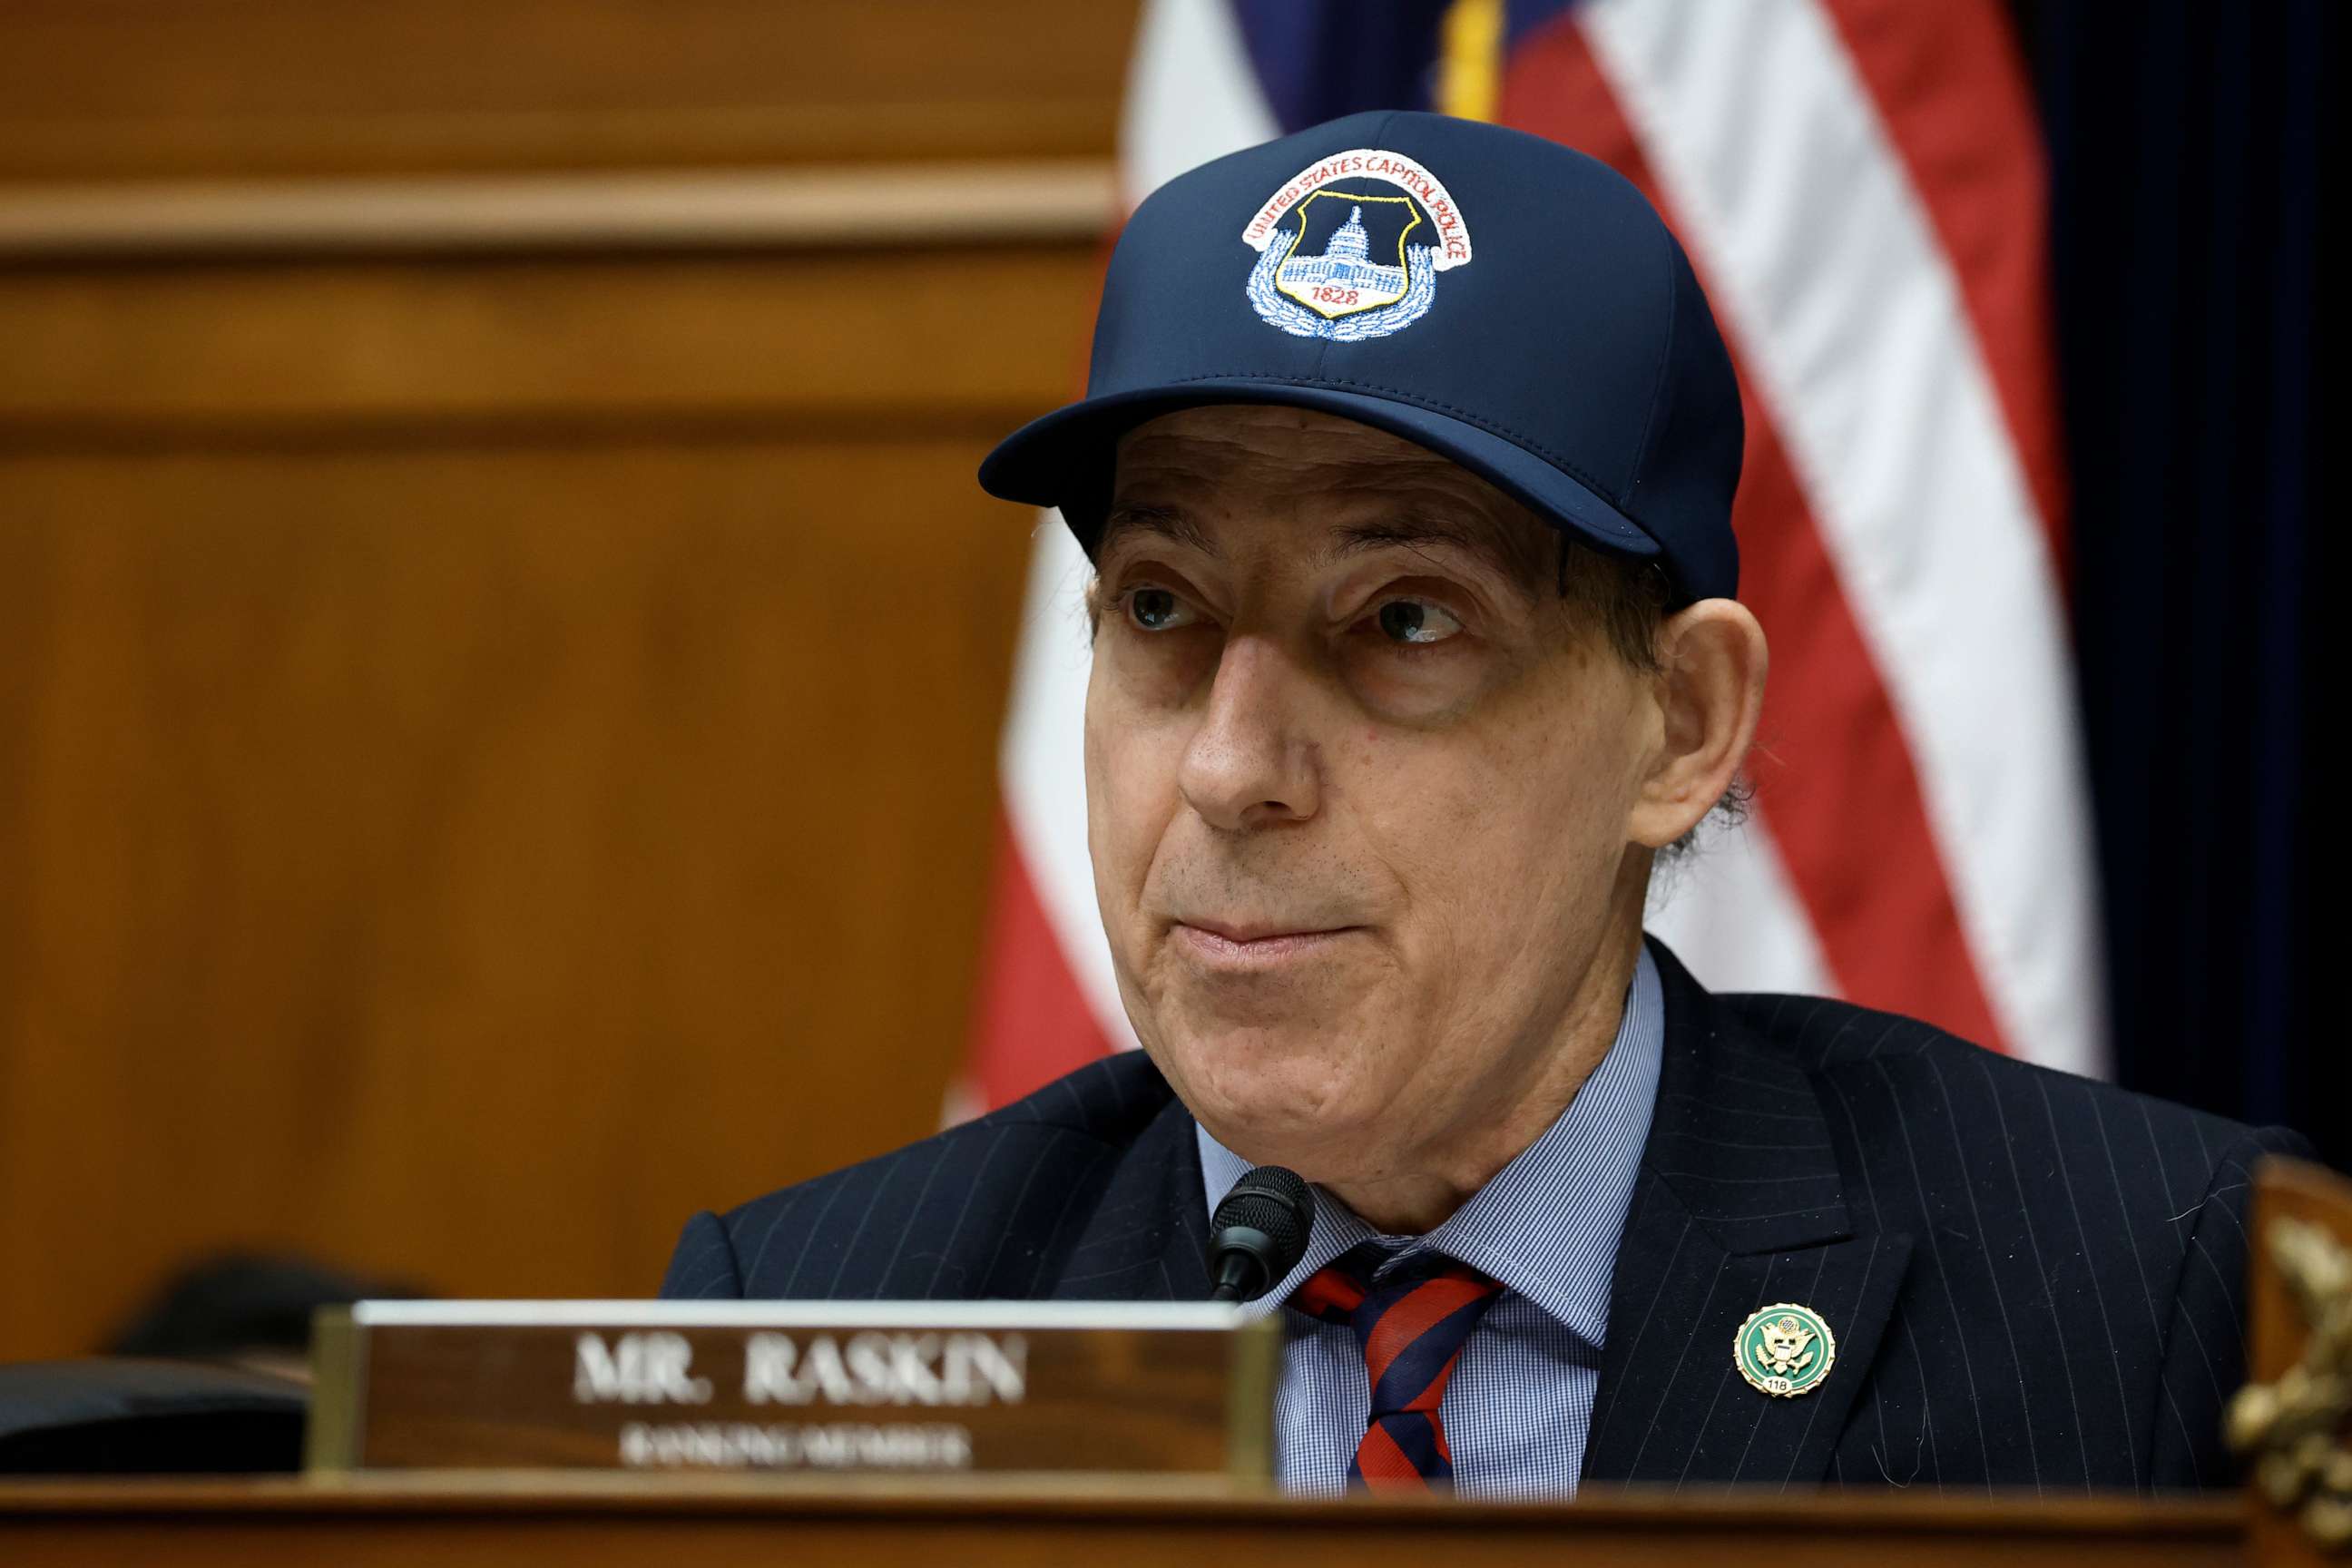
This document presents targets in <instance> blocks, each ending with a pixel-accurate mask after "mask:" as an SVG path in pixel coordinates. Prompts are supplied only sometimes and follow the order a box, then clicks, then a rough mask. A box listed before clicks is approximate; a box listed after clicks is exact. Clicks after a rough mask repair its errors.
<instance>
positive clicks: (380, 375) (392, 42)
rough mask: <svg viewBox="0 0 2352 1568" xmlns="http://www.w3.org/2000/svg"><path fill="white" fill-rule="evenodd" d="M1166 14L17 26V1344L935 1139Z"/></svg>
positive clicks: (3, 1100) (69, 8)
mask: <svg viewBox="0 0 2352 1568" xmlns="http://www.w3.org/2000/svg"><path fill="white" fill-rule="evenodd" d="M1130 22H1131V16H1129V7H1128V6H1126V5H1093V4H1079V3H1076V0H1051V3H1049V0H1023V3H1020V4H1011V5H998V6H990V7H974V6H965V5H946V4H885V5H871V4H866V5H853V4H846V3H840V4H835V3H826V4H814V3H808V4H794V3H792V0H767V3H765V4H761V5H747V4H731V3H727V4H722V3H719V0H690V3H689V0H593V3H584V4H577V5H561V6H549V5H536V4H523V3H520V0H465V3H464V4H462V5H461V4H455V3H448V4H441V3H425V4H418V3H415V0H410V3H406V4H400V5H391V4H369V5H362V4H356V3H352V0H321V3H320V4H319V5H311V6H307V7H305V6H270V7H261V6H252V5H239V4H232V3H230V0H204V3H194V4H191V3H187V0H178V3H173V4H166V3H163V0H147V3H141V4H128V3H114V4H94V5H42V4H33V5H14V6H10V7H7V8H5V10H0V345H5V349H0V1358H7V1359H14V1358H18V1357H35V1356H47V1355H57V1354H66V1353H72V1352H78V1351H80V1350H83V1349H86V1348H88V1347H89V1345H91V1344H92V1343H93V1342H95V1341H96V1340H97V1338H98V1337H99V1335H100V1333H101V1332H102V1331H104V1330H105V1329H106V1328H107V1327H109V1326H110V1325H111V1324H112V1323H113V1322H114V1321H117V1320H118V1319H119V1318H120V1317H121V1314H122V1313H123V1312H124V1311H125V1310H127V1309H128V1308H129V1307H130V1306H131V1303H132V1301H133V1300H135V1298H136V1297H137V1296H138V1295H139V1294H140V1293H141V1292H142V1290H143V1289H145V1288H147V1287H148V1286H150V1285H151V1284H152V1283H153V1282H154V1281H155V1279H157V1278H158V1277H159V1276H160V1275H161V1274H162V1273H163V1272H164V1271H165V1270H166V1269H167V1268H170V1267H172V1266H173V1265H175V1264H177V1263H180V1262H182V1261H184V1260H186V1259H188V1258H194V1257H196V1256H199V1255H202V1254H204V1253H205V1252H207V1251H210V1250H214V1249H216V1248H222V1247H288V1248H293V1249H298V1250H300V1251H304V1252H308V1253H310V1254H312V1255H315V1256H317V1257H320V1258H323V1259H325V1260H328V1261H331V1262H334V1263H338V1264H342V1265H345V1266H350V1267H353V1268H362V1269H365V1270H370V1271H374V1272H378V1273H383V1274H394V1275H400V1276H405V1277H408V1278H411V1279H415V1280H417V1281H419V1282H421V1283H423V1284H425V1285H426V1286H429V1287H431V1288H433V1289H437V1290H439V1291H443V1292H446V1293H452V1294H485V1295H521V1294H547V1295H604V1294H617V1295H628V1294H643V1293H646V1292H647V1291H649V1290H650V1289H652V1287H653V1285H654V1284H655V1282H656V1280H657V1279H658V1277H659V1272H660V1268H661V1266H662V1264H663V1262H664V1260H665V1258H666V1256H667V1248H668V1246H669V1243H670V1240H671V1238H672V1237H673V1236H674V1235H675V1232H676V1228H677V1225H678V1224H679V1223H680V1222H681V1220H682V1219H683V1218H684V1216H685V1215H686V1214H687V1213H688V1211H689V1210H691V1209H692V1208H694V1207H697V1206H702V1205H723V1204H727V1203H730V1202H734V1201H738V1200H740V1199H742V1198H744V1197H747V1196H750V1195H751V1194H754V1193H755V1192H758V1191H761V1190H764V1189H765V1188H767V1187H770V1186H772V1185H775V1184H780V1183H782V1182H785V1181H788V1180H792V1179H795V1178H798V1177H801V1176H804V1175H807V1174H811V1173H815V1172H817V1171H820V1170H823V1169H825V1168H827V1167H830V1166H833V1165H836V1164H839V1163H845V1162H846V1161H849V1160H852V1159H856V1158H858V1157H861V1156H863V1155H865V1154H868V1153H872V1152H878V1151H879V1150H881V1149H883V1148H885V1147H887V1146H889V1145H891V1144H894V1143H896V1142H903V1141H905V1140H907V1139H909V1138H913V1137H917V1136H920V1135H921V1134H922V1133H924V1132H925V1131H929V1128H930V1127H931V1126H933V1125H934V1124H935V1123H936V1121H937V1117H938V1114H939V1110H940V1102H941V1096H942V1093H943V1091H944V1089H945V1088H946V1086H947V1083H948V1080H949V1076H950V1068H951V1067H952V1064H953V1062H954V1060H955V1058H956V1057H957V1055H958V1052H959V1050H960V1048H961V1040H962V1034H963V1029H964V1026H965V1013H966V1007H967V1005H968V1000H969V992H970V986H971V974H972V963H973V958H974V952H975V944H976V941H977V936H978V931H979V921H980V912H981V904H982V895H983V891H984V886H985V878H986V871H987V866H988V857H989V853H990V847H991V842H992V840H991V823H992V810H993V792H994V785H993V757H994V748H995V741H996V728H997V723H998V721H999V718H1000V717H1001V714H1002V710H1003V683H1004V679H1005V676H1006V671H1007V668H1008V666H1009V661H1010V655H1011V647H1012V639H1013V631H1014V627H1015V623H1016V618H1017V613H1018V609H1019V604H1020V595H1021V590H1022V577H1023V571H1024V564H1025V558H1026V541H1027V534H1028V530H1029V527H1030V523H1031V521H1032V520H1031V519H1030V518H1029V516H1028V515H1026V514H1025V513H1024V511H1022V510H1020V509H1017V508H1013V507H1009V506H1005V505H1003V504H1001V503H998V502H994V501H992V500H989V499H987V498H986V497H984V496H982V494H981V493H980V491H979V490H978V489H977V488H976V487H975V486H974V485H973V483H972V479H971V474H972V469H973V468H974V466H975V465H976V463H977V462H978V460H979V458H980V457H981V455H982V453H983V452H984V451H985V450H986V449H987V447H988V446H989V445H990V444H991V442H992V440H993V438H994V437H996V436H997V435H998V434H1000V433H1001V432H1002V431H1003V430H1004V429H1006V428H1009V427H1010V426H1012V425H1013V424H1014V423H1016V422H1017V421H1018V420H1020V419H1021V418H1024V417H1025V416H1029V415H1031V414H1034V413H1035V412H1037V411H1039V410H1041V409H1043V408H1045V407H1046V406H1048V405H1051V404H1053V403H1055V402H1056V401H1058V400H1059V399H1060V398H1062V397H1063V396H1064V395H1066V393H1067V392H1068V391H1069V390H1070V388H1071V387H1072V385H1073V384H1075V382H1076V380H1077V378H1078V376H1079V374H1081V371H1082V367H1083V363H1084V352H1085V336H1086V332H1087V326H1088V323H1089V321H1090V320H1091V315H1092V300H1093V293H1094V288H1095V282H1096V278H1097V267H1098V257H1097V251H1098V248H1099V239H1098V237H1097V234H1096V233H1095V232H1094V230H1095V229H1096V228H1097V226H1098V225H1097V224H1096V223H1095V222H1094V221H1093V220H1092V219H1090V218H1088V217H1087V216H1086V215H1087V213H1088V212H1089V211H1091V210H1092V209H1093V206H1094V205H1095V204H1096V203H1097V201H1098V202H1099V206H1100V211H1101V213H1102V214H1103V215H1104V216H1108V211H1109V202H1110V193H1109V187H1108V177H1107V173H1106V170H1105V166H1104V164H1103V163H1102V162H1101V160H1102V159H1103V158H1104V157H1105V156H1107V154H1108V150H1109V142H1110V136H1111V124H1112V120H1113V116H1114V112H1115V105H1116V97H1117V91H1118V77H1119V73H1120V71H1121V69H1122V67H1123V56H1124V50H1125V47H1126V35H1127V31H1128V28H1129V25H1130ZM813 159H822V160H824V167H814V166H812V164H811V163H810V161H811V160H813ZM907 160H920V161H921V166H920V167H919V168H910V167H908V166H907V163H906V161H907ZM944 160H952V161H951V162H943V161H944ZM1041 160H1044V161H1045V162H1043V163H1041V162H1040V161H1041ZM845 161H857V166H858V167H861V168H864V169H866V170H867V171H868V172H869V173H870V174H872V176H873V180H872V182H871V184H872V185H873V188H872V189H863V190H862V189H861V186H862V184H863V182H862V181H861V179H856V178H853V179H849V180H847V181H846V182H845V180H844V174H843V171H842V169H841V167H840V165H841V164H842V163H844V162H845ZM687 163H692V164H694V165H697V168H696V169H694V170H687V169H684V168H682V167H680V165H684V164H687ZM721 164H728V165H734V166H736V167H735V170H734V172H733V173H732V174H728V175H727V176H726V177H725V178H720V179H719V180H718V181H717V183H716V184H713V183H712V174H711V170H712V169H713V167H714V166H717V165H721ZM583 169H593V170H594V171H599V172H595V173H587V174H583V173H580V172H579V171H581V170H583ZM486 171H488V172H495V173H496V174H498V177H499V178H500V179H502V180H505V181H507V182H509V183H508V184H504V185H500V186H497V187H495V189H497V190H501V191H508V192H510V193H515V194H516V201H517V203H519V204H520V205H513V204H509V203H507V202H505V201H503V200H499V201H492V202H490V203H489V204H488V206H489V207H490V208H491V209H494V212H496V213H508V214H514V213H520V214H522V215H524V216H522V217H521V218H520V219H519V220H517V221H516V222H508V223H499V222H491V223H488V224H487V225H485V224H483V223H481V222H480V221H479V219H480V217H481V214H482V212H483V210H484V204H483V202H482V201H481V200H480V199H479V197H480V195H481V192H482V191H483V190H486V189H491V188H492V187H486V186H471V185H468V184H466V182H467V181H468V180H473V179H477V178H479V177H481V176H482V174H483V173H484V172H486ZM1041 171H1042V173H1041ZM616 172H619V173H622V174H626V175H627V179H626V180H625V181H623V182H621V183H620V184H612V183H610V181H611V180H612V178H613V176H614V174H615V173H616ZM745 174H750V175H751V176H754V177H755V178H754V184H752V185H746V184H742V183H741V178H740V177H741V176H743V175H745ZM295 175H299V176H300V180H301V183H299V184H285V183H284V182H285V181H286V180H287V179H289V178H290V177H292V176H295ZM196 176H202V177H203V179H202V183H201V184H198V183H194V180H195V177H196ZM255 176H268V177H269V179H270V182H271V183H270V184H268V185H267V186H262V185H254V184H238V183H237V182H239V181H244V180H247V179H248V178H249V177H255ZM353 179H364V180H365V181H368V182H371V183H370V184H368V185H367V186H366V187H365V188H366V189H367V190H368V191H371V192H373V195H374V196H376V197H379V198H381V197H386V196H390V197H393V198H396V199H394V200H393V201H392V203H391V205H389V206H383V205H381V203H379V205H377V206H375V207H369V208H366V209H365V210H364V211H362V212H361V213H360V215H359V216H357V217H353V216H352V210H351V209H350V207H349V204H348V201H347V198H348V196H349V195H350V192H351V190H352V188H354V187H352V186H351V185H349V184H346V182H348V181H350V180H353ZM729 180H735V181H736V184H729V183H728V182H729ZM132 181H136V182H140V184H138V185H137V186H135V187H134V186H132V185H131V184H126V183H125V182H132ZM158 181H167V182H188V183H186V184H173V185H169V186H165V187H158V186H157V185H155V184H154V182H158ZM599 181H606V182H608V183H606V184H598V183H597V182H599ZM224 182H227V183H224ZM436 182H439V183H438V184H436ZM516 182H520V184H517V183H516ZM533 182H538V183H537V184H533ZM759 182H765V184H759ZM894 182H895V183H894ZM755 185H756V189H755V188H754V186H755ZM730 190H734V191H739V192H742V191H750V192H751V195H752V196H756V197H759V199H761V200H766V199H768V198H769V197H773V198H774V200H773V201H772V203H771V208H772V215H773V216H772V221H769V220H765V219H763V220H761V222H757V223H753V224H751V225H750V226H748V227H747V226H744V225H741V224H730V222H729V221H728V219H729V214H730V212H733V211H735V210H736V209H735V208H734V207H733V206H731V205H730V199H731V198H730V197H729V196H728V195H727V193H728V192H729V191H730ZM468 191H471V192H472V193H473V195H471V196H469V195H467V193H468ZM665 191H668V192H672V193H673V194H675V193H677V192H684V193H686V194H687V195H688V197H689V198H691V199H688V200H687V201H686V202H685V204H684V205H683V206H681V205H679V204H678V203H677V202H670V203H668V204H667V205H665V202H664V199H663V196H662V193H664V192H665ZM761 192H765V193H766V195H764V196H761V195H760V193H761ZM877 192H878V193H879V194H878V195H877ZM893 192H896V193H897V195H895V196H893V195H891V193H893ZM1041 192H1042V193H1044V194H1043V195H1041V194H1040V193H1041ZM159 193H160V195H159ZM696 193H699V195H696ZM746 199H750V198H746ZM534 201H535V202H537V203H538V204H539V205H537V206H533V205H531V204H532V203H533V202H534ZM698 201H699V202H700V203H702V205H701V206H700V207H699V208H698V207H697V206H696V205H695V204H696V202H698ZM175 202H176V203H178V204H180V205H177V206H174V205H173V203H175ZM339 202H342V203H344V205H342V206H341V207H339V206H338V205H337V204H338V203H339ZM469 202H470V203H471V204H472V205H470V206H469V205H468V203H469ZM256 203H258V204H259V205H255V204H256ZM93 204H95V205H93ZM109 204H113V205H109ZM189 204H193V205H189ZM223 204H227V205H223ZM239 204H242V205H239ZM910 204H911V207H910ZM927 204H929V205H936V206H937V208H938V210H939V212H940V221H938V222H937V223H930V222H927V221H923V220H922V219H921V218H920V217H919V216H918V217H917V218H915V219H912V220H910V219H909V218H908V211H909V210H912V211H914V212H916V213H917V214H918V215H919V214H921V213H922V212H924V211H927V210H929V206H928V205H927ZM763 210H765V209H763ZM92 211H101V212H102V216H105V221H104V222H103V223H100V224H99V225H98V226H97V227H96V228H95V229H91V228H89V227H88V226H87V225H85V226H84V228H83V229H82V230H75V229H74V228H73V224H72V222H66V223H65V225H64V227H63V228H62V229H61V228H60V227H59V226H58V223H59V221H60V220H59V215H60V214H65V215H67V216H68V217H70V216H71V215H72V214H74V213H80V214H81V215H83V216H84V217H87V216H88V215H89V213H90V212H92ZM436 211H440V212H443V213H444V215H445V216H446V215H448V214H455V215H457V216H455V217H452V218H449V220H448V221H446V222H440V223H436V222H435V221H434V220H433V218H432V214H434V213H435V212H436ZM696 211H701V212H703V213H704V214H705V215H706V216H707V217H708V220H709V221H707V222H701V221H698V220H697V219H696V218H695V217H694V216H693V214H694V213H695V212H696ZM150 212H152V214H153V215H154V216H153V219H152V224H150V223H149V222H148V221H147V219H146V218H144V217H142V214H147V213H150ZM338 212H340V213H341V215H342V216H341V217H338V216H335V215H336V214H337V213H338ZM533 212H540V213H544V214H551V215H554V216H549V217H548V218H547V219H546V221H544V222H541V221H538V220H535V219H532V218H530V216H529V215H530V214H531V213H533ZM681 212H683V213H685V214H686V215H687V216H684V217H683V218H681V217H680V216H679V214H680V213H681ZM811 212H819V213H821V214H822V215H823V221H803V220H804V219H805V218H806V215H808V214H809V213H811ZM256 213H261V214H263V215H265V216H263V217H262V218H260V219H256V218H255V216H254V215H255V214H256ZM468 213H471V214H472V215H473V216H472V217H471V218H469V217H468V216H467V214H468ZM583 213H584V214H586V215H587V216H586V217H585V218H584V219H583V216H582V215H583ZM272 214H274V215H275V216H274V217H271V216H267V215H272ZM306 214H308V215H310V217H309V218H306V217H305V215H306ZM794 214H800V215H802V216H801V217H795V216H793V215H794ZM191 215H193V216H191ZM224 215H226V216H224ZM239 215H243V216H239ZM320 215H324V216H320ZM565 215H569V216H565ZM1008 215H1009V216H1008ZM1024 215H1025V216H1024ZM322 224H323V227H322V226H321V225H322ZM469 225H470V228H469ZM240 226H243V227H242V228H241V227H240ZM61 233H62V234H65V235H66V238H65V239H64V240H62V241H60V240H58V235H59V234H61ZM76 233H79V234H82V235H83V236H84V237H83V238H81V239H76V238H74V237H73V236H74V235H75V234H76ZM239 233H244V234H245V235H246V237H247V238H246V241H245V242H242V243H241V242H240V241H239V240H238V238H237V236H238V234H239ZM45 234H46V235H47V236H48V239H47V240H43V239H42V238H41V236H43V235H45ZM90 234H96V235H98V236H99V237H98V238H97V239H89V237H88V236H89V235H90ZM469 234H470V237H469ZM861 234H863V235H865V237H864V238H861V237H860V236H861ZM12 235H13V236H14V237H15V239H16V243H15V244H14V247H13V248H11V241H10V237H11V236H12ZM321 235H330V236H331V243H330V242H329V241H328V240H322V239H321V238H320V236H321ZM27 237H30V238H27Z"/></svg>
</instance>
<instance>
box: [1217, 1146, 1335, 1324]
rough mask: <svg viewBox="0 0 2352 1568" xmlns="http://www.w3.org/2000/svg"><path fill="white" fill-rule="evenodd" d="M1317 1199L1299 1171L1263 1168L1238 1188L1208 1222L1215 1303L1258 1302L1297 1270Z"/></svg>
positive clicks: (1270, 1166) (1244, 1178)
mask: <svg viewBox="0 0 2352 1568" xmlns="http://www.w3.org/2000/svg"><path fill="white" fill-rule="evenodd" d="M1314 1225H1315V1199H1314V1197H1313V1196H1312V1195H1311V1194H1308V1192H1307V1184H1306V1183H1305V1182H1303V1181H1301V1180H1300V1179H1299V1176H1298V1173H1297V1172H1296V1171H1286V1170H1284V1169H1283V1168H1282V1167H1281V1166H1279V1165H1260V1166H1259V1167H1258V1168H1257V1169H1256V1170H1255V1171H1252V1172H1251V1173H1249V1174H1248V1175H1246V1176H1244V1177H1243V1178H1242V1179H1241V1180H1240V1181H1238V1182H1236V1183H1234V1190H1233V1191H1232V1192H1230V1193H1227V1194H1225V1200H1224V1202H1223V1203H1221V1204H1219V1205H1217V1212H1216V1213H1215V1214H1214V1215H1211V1216H1210V1219H1209V1278H1210V1279H1213V1280H1215V1281H1216V1285H1215V1287H1214V1288H1213V1289H1211V1290H1210V1292H1209V1300H1212V1301H1255V1300H1257V1299H1258V1298H1259V1297H1260V1296H1263V1295H1265V1293H1266V1292H1267V1291H1268V1290H1270V1289H1273V1288H1274V1287H1275V1286H1276V1284H1277V1283H1278V1282H1280V1280H1281V1279H1282V1277H1283V1276H1284V1275H1286V1274H1287V1273H1289V1272H1290V1271H1291V1270H1292V1269H1294V1268H1297V1267H1298V1260H1299V1258H1302V1257H1304V1256H1305V1255H1306V1252H1307V1232H1308V1231H1309V1230H1310V1229H1312V1228H1313V1227H1314Z"/></svg>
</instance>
